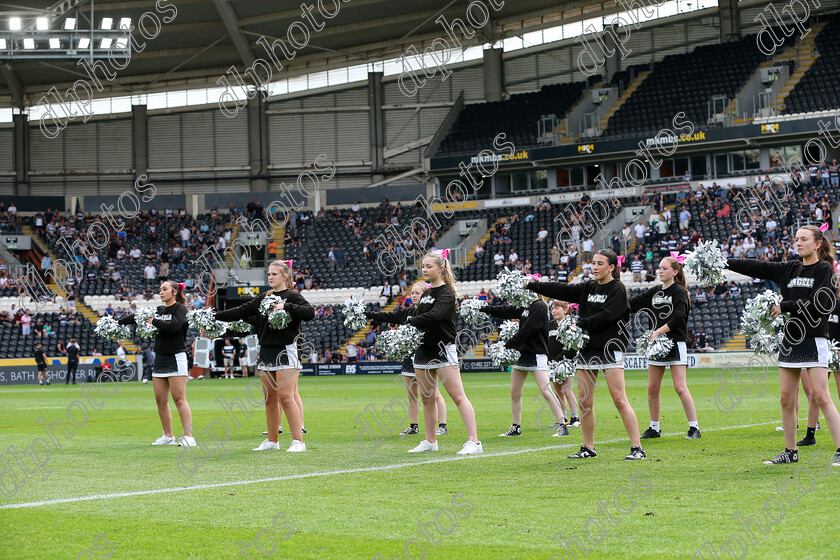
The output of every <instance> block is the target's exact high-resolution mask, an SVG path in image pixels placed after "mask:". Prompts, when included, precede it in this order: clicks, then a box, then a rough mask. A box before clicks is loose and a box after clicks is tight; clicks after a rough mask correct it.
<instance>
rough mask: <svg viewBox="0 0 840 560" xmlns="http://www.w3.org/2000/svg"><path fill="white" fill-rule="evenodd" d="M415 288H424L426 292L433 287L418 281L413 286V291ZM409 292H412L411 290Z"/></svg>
mask: <svg viewBox="0 0 840 560" xmlns="http://www.w3.org/2000/svg"><path fill="white" fill-rule="evenodd" d="M415 286H420V287H421V288H423V291H424V292H425V291H426V290H428V289H429V288H431V287H432V285H431V284H429V283H428V282H426V281H425V280H418V281H417V282H415V283H414V284H412V286H411V289H412V290H413V289H414V288H415ZM409 291H411V290H409Z"/></svg>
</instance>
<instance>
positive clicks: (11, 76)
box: [0, 64, 24, 111]
mask: <svg viewBox="0 0 840 560" xmlns="http://www.w3.org/2000/svg"><path fill="white" fill-rule="evenodd" d="M0 74H2V75H3V79H4V80H5V81H6V84H7V85H8V86H9V90H10V91H11V93H12V101H13V102H14V104H15V106H16V107H17V108H19V109H20V110H21V111H23V109H24V106H23V85H22V84H21V83H20V78H19V77H18V75H17V72H15V71H14V69H13V68H12V67H11V65H9V64H0Z"/></svg>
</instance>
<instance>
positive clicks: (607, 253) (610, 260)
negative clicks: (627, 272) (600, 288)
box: [595, 249, 621, 280]
mask: <svg viewBox="0 0 840 560" xmlns="http://www.w3.org/2000/svg"><path fill="white" fill-rule="evenodd" d="M595 254H596V255H601V256H602V257H607V264H612V265H615V268H614V269H612V277H613V280H621V269H620V268H618V255H616V254H615V251H613V250H612V249H601V250H600V251H598V252H597V253H595Z"/></svg>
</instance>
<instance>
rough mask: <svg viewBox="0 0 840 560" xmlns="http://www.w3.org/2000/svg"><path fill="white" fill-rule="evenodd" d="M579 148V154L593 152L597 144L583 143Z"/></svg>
mask: <svg viewBox="0 0 840 560" xmlns="http://www.w3.org/2000/svg"><path fill="white" fill-rule="evenodd" d="M577 148H578V153H579V154H591V153H593V152H594V151H595V144H581V145H580V146H578V147H577Z"/></svg>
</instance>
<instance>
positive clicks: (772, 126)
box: [761, 123, 779, 134]
mask: <svg viewBox="0 0 840 560" xmlns="http://www.w3.org/2000/svg"><path fill="white" fill-rule="evenodd" d="M777 132H779V123H768V124H763V125H761V133H762V134H776V133H777Z"/></svg>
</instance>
